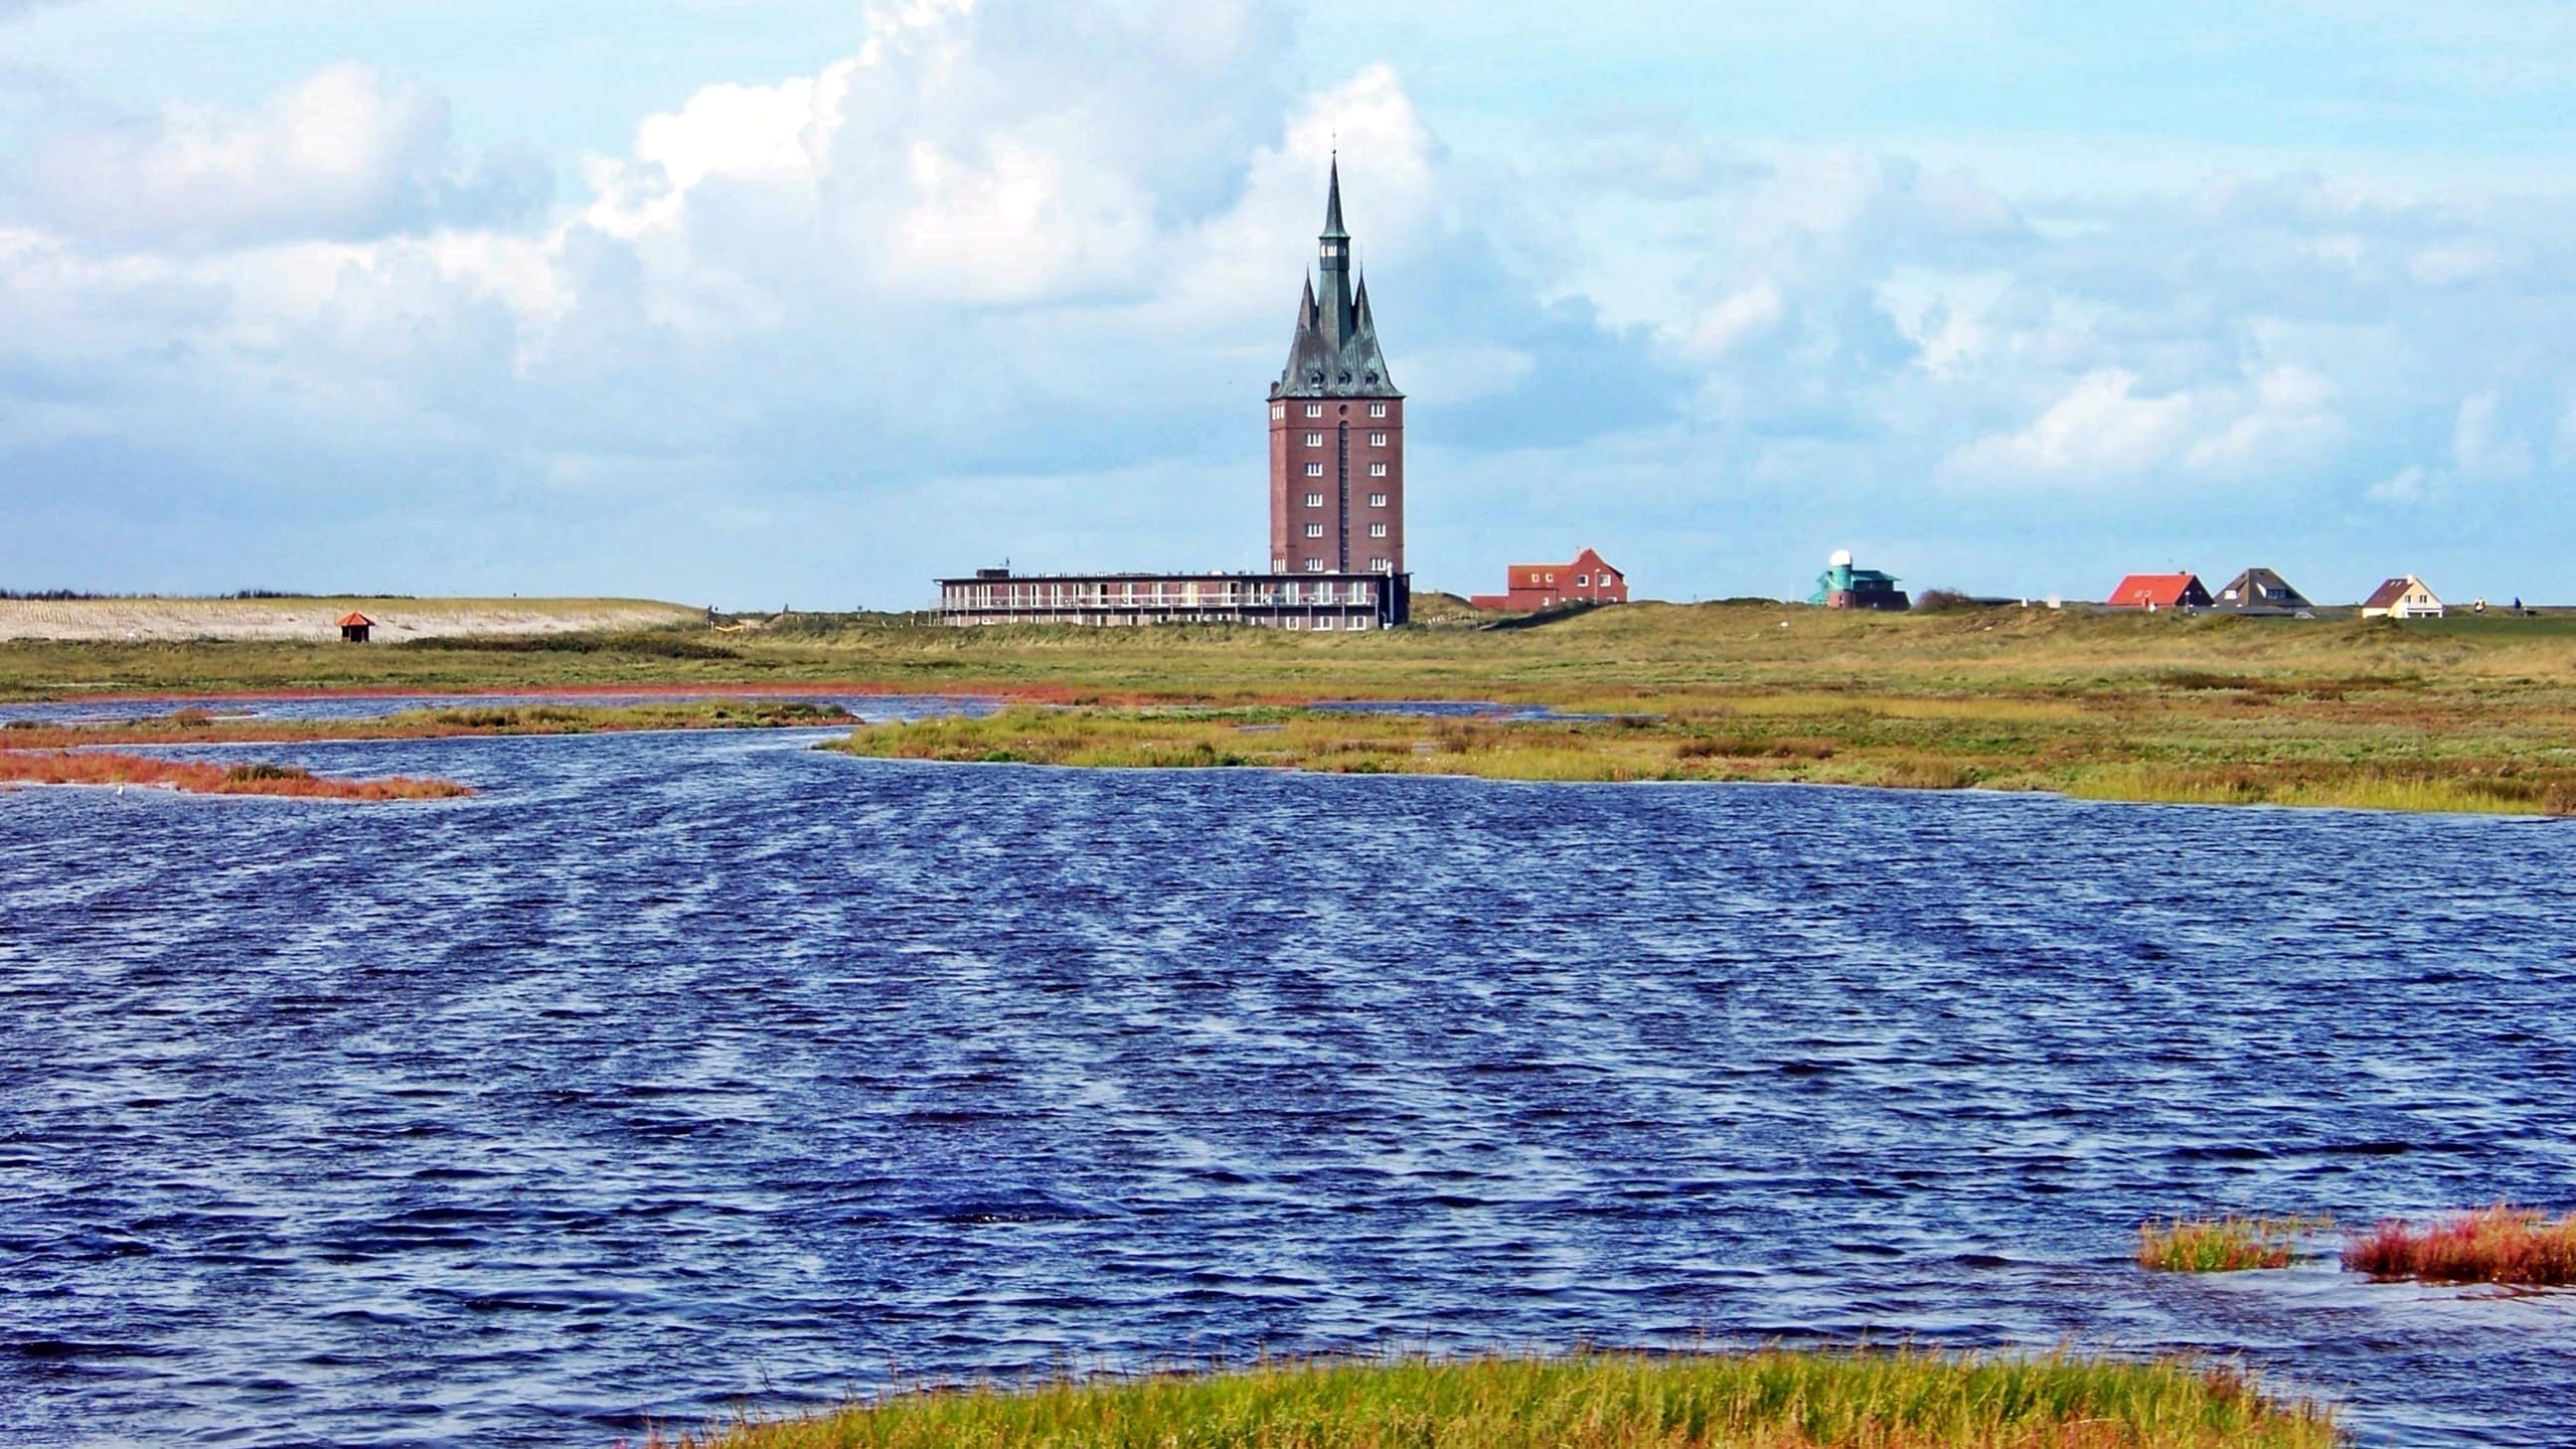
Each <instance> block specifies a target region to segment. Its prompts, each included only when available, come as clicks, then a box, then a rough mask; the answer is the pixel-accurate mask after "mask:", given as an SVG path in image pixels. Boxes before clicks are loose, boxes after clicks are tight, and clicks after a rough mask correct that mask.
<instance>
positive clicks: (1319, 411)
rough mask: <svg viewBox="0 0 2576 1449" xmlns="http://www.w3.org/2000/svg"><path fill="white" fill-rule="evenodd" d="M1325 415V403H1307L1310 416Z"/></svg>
mask: <svg viewBox="0 0 2576 1449" xmlns="http://www.w3.org/2000/svg"><path fill="white" fill-rule="evenodd" d="M1323 415H1324V405H1323V404H1322V403H1308V404H1306V416H1308V417H1310V418H1320V417H1322V416H1323Z"/></svg>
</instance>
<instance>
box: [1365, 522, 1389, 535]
mask: <svg viewBox="0 0 2576 1449" xmlns="http://www.w3.org/2000/svg"><path fill="white" fill-rule="evenodd" d="M1369 537H1371V538H1384V537H1386V525H1385V524H1383V523H1372V524H1370V525H1369Z"/></svg>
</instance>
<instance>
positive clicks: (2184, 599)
mask: <svg viewBox="0 0 2576 1449" xmlns="http://www.w3.org/2000/svg"><path fill="white" fill-rule="evenodd" d="M2111 607H2112V608H2114V609H2149V610H2153V609H2206V608H2208V607H2209V590H2207V589H2205V588H2203V587H2201V583H2200V575H2198V574H2131V575H2129V576H2128V577H2127V578H2124V579H2122V580H2120V586H2119V587H2118V588H2116V589H2113V590H2112V591H2111Z"/></svg>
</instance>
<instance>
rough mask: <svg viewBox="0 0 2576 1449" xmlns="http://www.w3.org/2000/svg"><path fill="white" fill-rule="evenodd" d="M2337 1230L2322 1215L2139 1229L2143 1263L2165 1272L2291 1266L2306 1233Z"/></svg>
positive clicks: (2189, 1221)
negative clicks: (2300, 1239)
mask: <svg viewBox="0 0 2576 1449" xmlns="http://www.w3.org/2000/svg"><path fill="white" fill-rule="evenodd" d="M2332 1226H2334V1220H2333V1219H2332V1218H2323V1217H2316V1218H2311V1217H2239V1216H2237V1215H2236V1214H2234V1213H2230V1214H2228V1215H2227V1216H2225V1217H2219V1218H2175V1219H2174V1220H2173V1221H2171V1222H2166V1223H2157V1222H2145V1223H2140V1224H2139V1225H2138V1264H2139V1266H2140V1267H2143V1268H2147V1269H2150V1270H2152V1271H2155V1272H2160V1273H2239V1272H2243V1271H2245V1270H2246V1269H2248V1268H2286V1267H2288V1266H2290V1259H2291V1258H2292V1257H2293V1256H2294V1255H2295V1253H2296V1251H2297V1249H2298V1243H2299V1238H2300V1237H2301V1236H2302V1235H2303V1234H2306V1233H2310V1232H2316V1231H2319V1230H2321V1229H2324V1228H2329V1227H2332Z"/></svg>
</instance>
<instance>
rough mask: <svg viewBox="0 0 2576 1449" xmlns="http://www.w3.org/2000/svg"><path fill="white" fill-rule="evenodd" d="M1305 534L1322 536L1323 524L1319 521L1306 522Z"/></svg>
mask: <svg viewBox="0 0 2576 1449" xmlns="http://www.w3.org/2000/svg"><path fill="white" fill-rule="evenodd" d="M1306 536H1307V537H1308V538H1322V537H1323V536H1324V525H1322V524H1320V523H1310V524H1307V525H1306Z"/></svg>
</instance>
